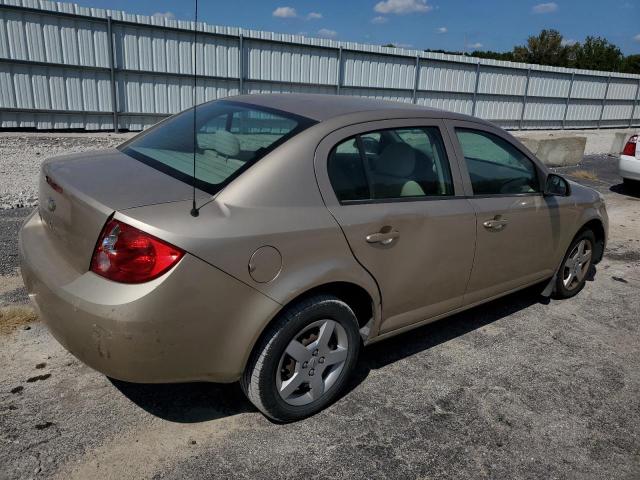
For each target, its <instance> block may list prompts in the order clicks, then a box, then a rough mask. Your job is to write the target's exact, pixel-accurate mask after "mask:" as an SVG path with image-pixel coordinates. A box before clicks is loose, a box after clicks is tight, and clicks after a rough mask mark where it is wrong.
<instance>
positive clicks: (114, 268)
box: [91, 220, 184, 283]
mask: <svg viewBox="0 0 640 480" xmlns="http://www.w3.org/2000/svg"><path fill="white" fill-rule="evenodd" d="M183 256H184V251H183V250H181V249H179V248H178V247H174V246H173V245H170V244H169V243H167V242H164V241H162V240H160V239H159V238H156V237H153V236H151V235H149V234H148V233H145V232H143V231H142V230H138V229H137V228H135V227H132V226H131V225H127V224H126V223H123V222H120V221H118V220H109V221H108V222H107V224H106V225H105V226H104V228H103V229H102V233H101V234H100V238H99V240H98V244H97V246H96V249H95V251H94V252H93V258H92V259H91V271H92V272H93V273H96V274H98V275H101V276H103V277H105V278H108V279H109V280H113V281H114V282H121V283H143V282H148V281H149V280H153V279H154V278H158V277H159V276H160V275H162V274H163V273H165V272H166V271H167V270H169V269H170V268H171V267H173V266H174V265H175V264H176V263H178V261H179V260H180V259H181V258H182V257H183Z"/></svg>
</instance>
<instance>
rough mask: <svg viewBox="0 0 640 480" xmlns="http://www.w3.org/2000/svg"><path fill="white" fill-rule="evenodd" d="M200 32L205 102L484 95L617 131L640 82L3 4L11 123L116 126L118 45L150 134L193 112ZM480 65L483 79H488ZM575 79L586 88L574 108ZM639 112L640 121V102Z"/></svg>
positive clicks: (0, 34)
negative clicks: (278, 96)
mask: <svg viewBox="0 0 640 480" xmlns="http://www.w3.org/2000/svg"><path fill="white" fill-rule="evenodd" d="M22 7H26V8H29V9H32V10H25V9H24V8H22ZM108 17H112V18H113V23H112V27H113V28H112V34H113V41H110V39H109V38H108V26H107V24H108V22H107V18H108ZM123 21H125V22H128V23H121V22H123ZM119 22H120V23H119ZM194 28H195V29H197V30H198V33H197V44H196V46H195V53H196V57H197V65H196V67H195V70H196V72H197V73H198V75H199V76H200V77H199V78H198V80H197V84H198V86H197V88H196V96H197V99H196V101H197V102H203V101H206V100H211V99H216V98H223V97H225V96H228V95H235V94H237V93H240V86H241V84H243V85H244V88H243V92H248V93H258V92H317V93H335V92H336V91H338V90H339V92H340V94H343V95H358V96H365V97H371V98H382V99H388V100H396V101H401V102H415V103H417V104H420V105H428V106H432V107H436V108H444V109H448V110H453V111H456V112H462V113H467V114H470V113H471V112H472V111H474V107H473V103H474V98H475V99H476V105H475V114H476V115H478V116H480V117H483V118H487V119H490V120H493V121H495V122H498V123H500V124H501V125H503V126H505V127H508V128H520V127H523V128H543V127H544V126H547V127H550V128H555V127H559V126H560V125H561V124H562V118H563V117H564V116H565V113H566V125H567V126H568V127H581V126H584V127H595V126H598V124H600V125H602V126H617V125H626V124H628V123H629V122H630V121H631V119H630V117H631V115H632V112H633V111H634V109H633V105H634V99H635V98H636V92H637V90H638V82H639V79H640V76H638V75H630V74H619V73H609V72H595V71H589V70H573V69H567V68H557V67H549V66H542V65H527V64H523V63H514V62H504V61H498V60H491V59H477V58H472V57H465V56H457V55H449V54H440V53H432V52H423V51H419V50H411V49H401V48H388V47H382V46H378V45H364V44H359V43H355V42H339V41H336V40H331V39H320V38H307V37H304V36H301V35H291V34H281V33H274V32H264V31H257V30H241V29H239V28H235V27H225V26H216V25H207V24H203V23H198V24H197V26H196V25H195V24H194V23H193V22H190V21H184V20H174V19H166V18H157V17H147V16H143V15H134V14H130V13H127V12H121V11H114V10H104V9H96V8H87V7H80V6H78V5H74V4H69V3H58V2H51V1H44V0H0V127H3V128H19V127H20V128H47V129H51V128H87V129H108V128H113V113H112V109H113V107H114V105H113V104H114V99H112V96H111V90H112V84H111V73H110V70H109V69H110V51H109V49H110V47H111V45H113V47H114V51H113V54H114V68H115V75H114V78H115V83H114V84H113V88H114V89H115V90H116V98H115V101H116V103H117V105H116V108H117V112H118V113H119V114H120V117H119V126H120V127H121V128H130V129H139V128H145V127H146V126H148V125H150V124H152V123H153V122H155V121H157V120H159V119H161V118H163V116H164V115H167V114H170V113H175V112H178V111H180V110H182V109H185V108H188V107H190V106H191V105H192V101H193V96H192V95H193V77H192V75H193V73H194V66H193V64H192V62H193V55H194V46H193V40H194ZM240 35H242V38H243V41H242V44H243V50H242V51H241V49H240V44H241V40H240ZM340 48H341V49H342V55H341V56H342V64H340V62H339V60H338V58H339V56H340V51H339V49H340ZM416 59H419V72H418V75H416ZM478 65H479V67H480V77H479V78H476V69H477V68H478ZM83 67H84V68H83ZM340 72H342V74H341V75H340ZM241 75H242V76H243V78H242V79H240V76H241ZM527 75H529V82H528V88H527V87H526V85H527ZM339 76H341V77H342V83H341V85H340V86H338V85H337V82H338V77H339ZM572 76H574V77H575V81H574V84H573V88H572V89H571V97H572V98H571V99H570V101H569V103H568V105H569V106H568V107H567V101H566V96H567V95H568V94H569V86H570V84H571V78H572ZM416 80H418V82H417V84H416ZM476 80H478V81H476ZM608 82H609V87H608V89H607V83H608ZM476 87H477V92H476V94H474V90H475V89H476ZM525 90H527V91H526V95H525ZM605 92H607V99H606V100H605V101H604V108H603V101H602V98H603V96H604V95H605ZM525 97H526V99H525ZM544 97H548V98H546V99H545V98H544ZM525 103H526V107H525V114H524V117H522V119H521V112H522V109H523V106H524V105H525ZM16 109H20V110H31V111H16ZM47 110H51V112H47ZM63 112H68V113H63ZM600 114H602V119H601V120H600ZM633 115H634V117H635V119H634V122H635V123H636V124H638V123H640V122H639V121H638V120H639V119H640V106H639V107H638V108H636V109H635V113H634V114H633ZM599 120H600V121H599Z"/></svg>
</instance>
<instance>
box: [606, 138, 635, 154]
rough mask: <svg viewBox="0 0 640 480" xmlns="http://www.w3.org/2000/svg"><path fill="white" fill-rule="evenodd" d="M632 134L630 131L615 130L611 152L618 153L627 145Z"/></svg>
mask: <svg viewBox="0 0 640 480" xmlns="http://www.w3.org/2000/svg"><path fill="white" fill-rule="evenodd" d="M631 135H632V134H631V133H630V132H615V133H614V135H613V142H612V143H611V150H609V153H610V154H611V155H618V154H619V153H620V152H621V151H622V149H623V148H624V146H625V145H626V143H627V140H629V137H630V136H631Z"/></svg>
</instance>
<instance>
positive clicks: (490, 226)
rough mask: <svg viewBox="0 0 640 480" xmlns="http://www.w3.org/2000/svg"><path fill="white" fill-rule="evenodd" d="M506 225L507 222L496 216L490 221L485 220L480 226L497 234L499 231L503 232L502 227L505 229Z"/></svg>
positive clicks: (500, 216)
mask: <svg viewBox="0 0 640 480" xmlns="http://www.w3.org/2000/svg"><path fill="white" fill-rule="evenodd" d="M508 223H509V222H508V221H507V220H505V219H504V218H502V215H496V216H495V217H493V218H492V219H490V220H487V221H486V222H484V223H483V224H482V226H483V227H484V228H486V229H487V230H491V231H494V232H499V231H500V230H503V229H504V227H506V226H507V224H508Z"/></svg>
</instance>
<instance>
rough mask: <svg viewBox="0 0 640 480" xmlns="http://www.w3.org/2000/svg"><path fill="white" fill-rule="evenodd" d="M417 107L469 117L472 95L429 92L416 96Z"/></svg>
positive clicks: (471, 107)
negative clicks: (447, 111) (422, 106)
mask: <svg viewBox="0 0 640 480" xmlns="http://www.w3.org/2000/svg"><path fill="white" fill-rule="evenodd" d="M416 103H417V104H418V105H424V106H425V107H431V108H439V109H441V110H449V111H451V112H456V113H463V114H465V115H471V111H472V109H473V95H469V94H464V93H461V94H451V93H438V92H429V93H421V94H419V95H418V98H417V102H416Z"/></svg>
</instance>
